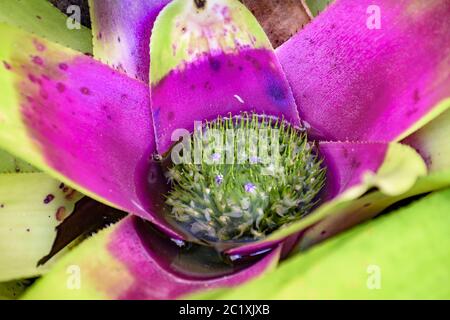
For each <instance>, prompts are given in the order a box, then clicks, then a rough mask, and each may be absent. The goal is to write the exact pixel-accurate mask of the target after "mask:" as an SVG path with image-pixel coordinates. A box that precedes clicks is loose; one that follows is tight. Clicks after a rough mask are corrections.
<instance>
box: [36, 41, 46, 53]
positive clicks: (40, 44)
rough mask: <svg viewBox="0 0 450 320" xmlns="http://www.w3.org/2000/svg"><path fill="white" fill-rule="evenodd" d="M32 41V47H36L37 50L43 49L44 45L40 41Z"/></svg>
mask: <svg viewBox="0 0 450 320" xmlns="http://www.w3.org/2000/svg"><path fill="white" fill-rule="evenodd" d="M33 43H34V47H35V48H36V50H37V51H41V52H42V51H45V46H44V45H43V44H42V43H40V42H39V41H37V40H34V41H33Z"/></svg>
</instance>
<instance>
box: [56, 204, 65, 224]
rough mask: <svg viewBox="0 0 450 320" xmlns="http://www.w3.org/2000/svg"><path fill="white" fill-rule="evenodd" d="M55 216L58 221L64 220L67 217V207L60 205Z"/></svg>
mask: <svg viewBox="0 0 450 320" xmlns="http://www.w3.org/2000/svg"><path fill="white" fill-rule="evenodd" d="M55 218H56V220H57V221H63V220H64V219H65V218H66V208H64V207H59V208H58V210H56V214H55Z"/></svg>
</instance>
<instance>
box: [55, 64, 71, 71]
mask: <svg viewBox="0 0 450 320" xmlns="http://www.w3.org/2000/svg"><path fill="white" fill-rule="evenodd" d="M58 66H59V69H61V70H63V71H66V70H67V69H68V68H69V66H68V65H67V64H66V63H60V64H59V65H58Z"/></svg>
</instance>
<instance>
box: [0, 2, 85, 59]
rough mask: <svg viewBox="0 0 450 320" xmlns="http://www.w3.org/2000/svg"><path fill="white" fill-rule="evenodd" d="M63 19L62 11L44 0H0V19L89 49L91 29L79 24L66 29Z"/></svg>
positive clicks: (80, 48) (75, 48) (66, 43)
mask: <svg viewBox="0 0 450 320" xmlns="http://www.w3.org/2000/svg"><path fill="white" fill-rule="evenodd" d="M67 20H68V17H67V16H66V15H64V14H63V13H62V12H61V11H59V10H58V9H57V8H55V7H53V6H52V5H51V4H50V3H49V2H48V1H45V0H33V1H20V0H2V1H0V23H6V24H8V25H11V26H15V27H18V28H21V29H23V30H25V31H28V32H31V33H34V34H36V35H38V36H40V37H42V38H45V39H48V40H51V41H53V42H57V43H59V44H62V45H64V46H67V47H69V48H72V49H74V50H78V51H80V52H84V53H91V52H92V35H91V30H89V29H88V28H85V27H83V26H80V29H69V28H68V26H67Z"/></svg>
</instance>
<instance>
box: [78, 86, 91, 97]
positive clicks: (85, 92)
mask: <svg viewBox="0 0 450 320" xmlns="http://www.w3.org/2000/svg"><path fill="white" fill-rule="evenodd" d="M80 91H81V93H82V94H84V95H90V94H91V91H90V90H89V88H86V87H82V88H80Z"/></svg>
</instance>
